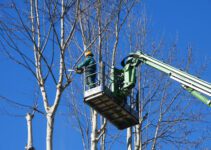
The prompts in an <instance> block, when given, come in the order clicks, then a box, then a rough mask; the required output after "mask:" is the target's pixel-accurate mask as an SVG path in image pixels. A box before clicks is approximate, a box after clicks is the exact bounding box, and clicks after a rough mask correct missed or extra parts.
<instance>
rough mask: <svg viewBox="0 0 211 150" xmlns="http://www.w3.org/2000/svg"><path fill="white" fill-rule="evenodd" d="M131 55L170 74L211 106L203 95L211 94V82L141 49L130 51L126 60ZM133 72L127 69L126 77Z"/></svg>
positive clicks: (210, 101) (209, 101)
mask: <svg viewBox="0 0 211 150" xmlns="http://www.w3.org/2000/svg"><path fill="white" fill-rule="evenodd" d="M131 57H132V58H133V59H134V60H133V61H137V60H139V61H140V62H141V63H143V64H146V65H148V66H150V67H153V68H155V69H157V70H159V71H161V72H163V73H166V74H167V75H169V77H170V78H172V79H173V80H175V81H177V82H179V83H180V84H181V85H182V86H183V87H184V88H185V89H186V90H187V91H188V92H189V93H191V94H192V95H193V96H194V97H196V98H197V99H199V100H200V101H202V102H203V103H205V104H206V105H208V106H210V107H211V100H209V99H208V98H207V97H205V96H204V95H202V94H205V95H207V96H211V84H210V83H209V82H206V81H204V80H201V79H199V78H197V77H195V76H193V75H190V74H188V73H186V72H184V71H182V70H180V69H177V68H174V67H172V66H170V65H168V64H166V63H164V62H162V61H159V60H157V59H155V58H153V57H151V56H148V55H146V54H144V53H142V52H141V51H137V52H135V53H130V55H129V56H128V57H126V58H125V59H124V60H127V59H128V58H131ZM122 64H124V63H122ZM137 64H139V63H137ZM131 74H132V75H133V76H134V73H131V72H129V71H126V73H125V75H126V77H125V78H128V79H129V77H127V76H131ZM128 79H127V80H128ZM125 80H126V79H125ZM201 93H202V94H201Z"/></svg>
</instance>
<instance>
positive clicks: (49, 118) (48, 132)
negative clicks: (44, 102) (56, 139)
mask: <svg viewBox="0 0 211 150" xmlns="http://www.w3.org/2000/svg"><path fill="white" fill-rule="evenodd" d="M46 118H47V130H46V150H52V149H53V147H52V145H53V144H52V141H53V126H54V118H53V116H52V114H50V113H49V114H47V116H46Z"/></svg>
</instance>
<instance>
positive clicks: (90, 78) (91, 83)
mask: <svg viewBox="0 0 211 150" xmlns="http://www.w3.org/2000/svg"><path fill="white" fill-rule="evenodd" d="M85 74H86V85H88V87H89V89H92V88H94V87H96V83H95V82H96V81H95V80H96V74H95V73H94V74H93V73H90V72H86V73H85Z"/></svg>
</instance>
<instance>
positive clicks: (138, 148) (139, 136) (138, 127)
mask: <svg viewBox="0 0 211 150" xmlns="http://www.w3.org/2000/svg"><path fill="white" fill-rule="evenodd" d="M138 70H139V71H138V78H137V79H138V92H139V94H138V95H139V96H138V108H139V109H138V110H139V112H138V113H139V124H138V125H136V126H135V130H136V132H135V150H142V134H141V127H142V122H143V119H142V110H143V109H142V106H141V74H140V72H141V67H139V68H138Z"/></svg>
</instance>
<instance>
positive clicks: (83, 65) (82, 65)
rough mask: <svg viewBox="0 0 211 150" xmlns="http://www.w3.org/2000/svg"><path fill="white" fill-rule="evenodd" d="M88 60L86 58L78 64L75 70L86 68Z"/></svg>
mask: <svg viewBox="0 0 211 150" xmlns="http://www.w3.org/2000/svg"><path fill="white" fill-rule="evenodd" d="M90 60H91V59H90V58H86V59H85V60H84V61H83V62H82V63H80V64H79V65H78V66H77V69H79V70H80V69H82V68H83V67H86V66H88V64H89V62H90Z"/></svg>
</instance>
